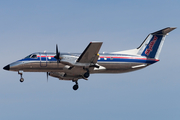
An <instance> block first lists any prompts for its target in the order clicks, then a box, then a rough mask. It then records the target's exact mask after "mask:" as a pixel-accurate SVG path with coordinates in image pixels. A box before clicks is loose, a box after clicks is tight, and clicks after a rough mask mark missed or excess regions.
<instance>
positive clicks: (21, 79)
mask: <svg viewBox="0 0 180 120" xmlns="http://www.w3.org/2000/svg"><path fill="white" fill-rule="evenodd" d="M18 74H19V75H20V76H21V78H20V82H24V78H23V77H22V73H21V72H19V71H18Z"/></svg>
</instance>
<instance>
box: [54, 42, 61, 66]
mask: <svg viewBox="0 0 180 120" xmlns="http://www.w3.org/2000/svg"><path fill="white" fill-rule="evenodd" d="M54 58H56V60H57V62H58V63H60V52H59V51H58V45H57V44H56V56H54Z"/></svg>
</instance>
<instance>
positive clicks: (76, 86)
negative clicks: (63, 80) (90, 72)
mask: <svg viewBox="0 0 180 120" xmlns="http://www.w3.org/2000/svg"><path fill="white" fill-rule="evenodd" d="M73 82H75V83H76V84H75V85H74V86H73V90H77V89H78V88H79V86H78V82H77V80H76V81H73Z"/></svg>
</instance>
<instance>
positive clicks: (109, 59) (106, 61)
mask: <svg viewBox="0 0 180 120" xmlns="http://www.w3.org/2000/svg"><path fill="white" fill-rule="evenodd" d="M46 60H47V61H57V60H56V59H55V58H51V59H49V58H46V57H41V61H46ZM19 61H37V62H38V61H40V57H38V58H25V59H21V60H19ZM157 61H158V60H155V59H142V58H139V59H138V58H134V59H133V57H132V58H113V57H112V58H103V57H101V58H100V60H98V61H97V62H104V63H111V62H112V63H114V62H116V63H117V62H119V63H121V62H131V63H149V64H153V63H155V62H157Z"/></svg>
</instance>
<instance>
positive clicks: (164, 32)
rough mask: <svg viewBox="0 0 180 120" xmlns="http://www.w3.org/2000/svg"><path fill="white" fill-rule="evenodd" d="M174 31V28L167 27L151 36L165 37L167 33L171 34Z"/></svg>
mask: <svg viewBox="0 0 180 120" xmlns="http://www.w3.org/2000/svg"><path fill="white" fill-rule="evenodd" d="M174 29H176V27H167V28H164V29H162V30H159V31H156V32H154V33H151V34H152V35H166V34H167V33H169V32H171V31H172V30H174Z"/></svg>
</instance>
